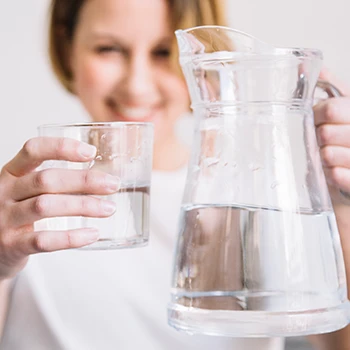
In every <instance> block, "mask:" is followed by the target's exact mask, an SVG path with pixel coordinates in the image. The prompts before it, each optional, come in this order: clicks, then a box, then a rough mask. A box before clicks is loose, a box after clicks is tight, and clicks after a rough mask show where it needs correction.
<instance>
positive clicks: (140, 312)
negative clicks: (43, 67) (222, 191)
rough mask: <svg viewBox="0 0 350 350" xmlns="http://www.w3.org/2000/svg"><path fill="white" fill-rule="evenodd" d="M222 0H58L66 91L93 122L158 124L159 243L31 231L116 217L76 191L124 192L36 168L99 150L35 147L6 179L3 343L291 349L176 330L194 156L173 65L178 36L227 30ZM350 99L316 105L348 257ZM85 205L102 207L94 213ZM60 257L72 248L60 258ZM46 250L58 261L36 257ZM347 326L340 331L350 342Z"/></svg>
mask: <svg viewBox="0 0 350 350" xmlns="http://www.w3.org/2000/svg"><path fill="white" fill-rule="evenodd" d="M221 3H222V2H221V0H217V1H215V0H211V1H209V0H207V1H203V0H183V1H181V0H172V1H171V0H168V1H166V0H148V1H144V0H128V1H124V0H88V1H87V0H85V1H84V0H80V1H78V0H76V1H74V2H72V1H70V0H56V1H53V3H52V18H51V19H52V21H51V37H50V40H51V46H50V48H51V49H50V52H51V60H52V63H53V67H54V70H55V72H56V74H57V76H58V77H59V79H60V80H61V82H62V83H63V85H64V86H65V87H66V88H67V89H68V90H69V91H71V92H72V93H74V94H75V95H76V96H77V97H78V98H79V99H80V100H81V102H82V104H83V105H84V106H85V108H86V110H87V112H88V113H89V115H90V116H91V118H92V119H93V120H94V121H115V120H118V121H131V120H132V121H135V120H137V121H151V122H153V123H154V125H155V146H154V173H153V178H152V213H151V235H152V239H151V242H150V245H149V247H147V248H144V249H136V250H124V251H118V252H91V253H90V252H76V251H69V250H65V249H68V248H74V247H80V246H83V245H86V244H89V243H91V242H93V241H94V240H96V239H97V238H98V234H97V233H96V232H94V231H86V230H80V231H75V232H58V233H55V234H53V233H50V232H33V222H34V221H35V220H38V219H40V218H44V217H49V216H59V215H61V216H66V215H90V216H97V217H103V216H108V215H110V212H108V210H106V211H104V210H103V207H104V206H103V202H101V201H99V200H97V199H96V198H86V197H84V200H85V201H87V200H88V201H89V203H87V202H85V205H82V204H81V199H82V198H81V197H80V196H78V195H77V196H75V198H74V200H72V198H71V197H67V195H66V193H71V192H72V191H74V192H75V193H77V194H79V193H96V194H106V193H111V192H113V191H116V189H117V184H116V181H115V179H113V178H110V177H109V178H106V177H105V176H103V175H101V174H100V173H93V174H92V175H91V176H90V177H86V176H84V175H86V174H84V173H83V172H76V173H74V175H72V174H68V173H65V172H62V171H57V172H51V173H50V177H48V176H47V175H46V174H45V173H43V172H32V170H34V169H35V168H36V167H37V166H38V165H39V164H40V163H41V162H42V161H43V160H46V159H66V160H72V161H87V160H89V159H92V158H93V156H94V150H93V149H91V148H89V147H87V145H84V144H79V143H77V142H74V141H72V140H64V141H63V140H59V139H50V140H43V139H40V138H35V139H32V140H30V141H28V142H27V143H26V144H25V146H24V147H23V149H22V150H21V151H20V152H19V153H18V155H17V156H16V157H15V158H14V159H13V160H11V161H10V162H9V163H8V164H7V165H5V167H4V168H3V170H2V173H1V176H0V206H1V208H2V210H1V213H0V215H1V216H0V218H1V220H0V281H1V282H0V283H1V284H0V288H1V298H2V299H1V305H0V310H1V311H2V313H3V315H2V318H3V319H5V312H4V311H5V310H6V309H7V310H8V311H7V317H6V324H5V328H4V332H3V339H2V344H1V349H4V350H6V349H18V350H20V349H50V350H51V349H84V350H85V349H115V348H118V349H138V348H143V349H149V350H156V349H167V350H168V349H170V350H171V349H174V350H175V349H176V350H177V349H213V348H219V349H234V348H235V349H255V348H258V347H259V348H260V349H269V350H275V349H276V350H277V349H281V348H282V346H283V345H282V341H281V340H280V339H263V340H260V339H247V340H241V339H225V338H215V337H213V338H211V337H204V336H189V335H186V334H182V333H178V332H175V331H174V330H173V329H171V328H170V327H168V326H167V325H166V304H167V302H168V299H169V281H170V272H171V263H172V251H173V246H174V240H175V234H176V231H175V230H176V222H177V214H178V210H179V207H180V201H181V194H182V189H183V186H184V181H185V169H186V163H187V161H188V153H189V152H188V149H187V147H186V146H185V145H183V144H182V143H181V141H180V140H179V139H178V137H177V135H176V133H175V124H176V122H177V120H178V119H179V118H180V116H181V115H182V114H183V113H186V112H188V110H189V98H188V93H187V89H186V86H185V83H184V81H183V78H182V77H181V75H180V74H179V72H178V67H177V66H176V64H175V61H176V51H175V47H174V36H173V32H174V29H176V28H186V27H192V26H196V25H203V24H224V23H223V22H224V21H223V16H222V13H223V9H222V5H221ZM348 105H350V103H349V100H348V99H347V98H343V99H334V100H333V101H328V102H324V103H323V104H322V105H319V107H318V108H317V110H316V112H317V115H316V120H317V125H319V127H318V130H319V141H320V144H321V146H322V155H323V156H324V159H325V166H326V171H327V175H328V179H329V181H330V183H331V185H332V186H333V187H334V197H333V200H334V205H335V208H336V210H337V214H338V223H339V228H340V230H341V232H342V237H343V245H344V250H345V255H347V256H350V255H349V252H347V250H348V249H350V247H349V246H350V240H349V239H347V235H346V232H345V230H346V225H347V219H346V218H347V215H348V212H349V207H347V206H346V205H347V204H348V202H347V201H346V200H345V199H344V197H342V196H341V195H338V193H339V188H341V189H343V190H344V191H350V176H349V175H348V173H349V172H350V170H349V168H350V163H349V161H348V159H349V154H350V144H348V141H347V138H346V137H345V136H346V134H345V133H344V130H348V129H347V128H349V126H348V125H347V124H350V118H349V116H348V115H347V114H346V107H347V106H348ZM332 152H333V153H332ZM331 154H333V157H331ZM58 179H59V180H60V181H57V180H58ZM169 183H171V184H172V186H171V188H170V189H169V185H168V184H169ZM52 194H55V196H53V195H52ZM68 200H70V201H71V202H70V205H69V206H67V201H68ZM87 207H89V208H92V209H90V211H89V212H87V211H86V208H87ZM57 250H65V251H64V252H59V253H54V251H57ZM39 252H51V253H50V254H35V253H39ZM347 253H348V254H347ZM32 254H34V255H32ZM29 255H32V256H31V259H30V261H29V262H27V261H28V256H29ZM349 263H350V262H349ZM348 270H350V269H348ZM348 332H349V331H348V330H347V329H345V330H343V331H340V332H338V333H337V334H333V335H332V337H335V339H338V340H339V344H345V342H344V341H343V339H344V337H345V336H346V334H347V333H348ZM330 337H331V336H329V337H328V338H326V339H330ZM317 339H320V338H317ZM322 342H323V344H326V340H322ZM324 348H326V347H324ZM330 348H332V349H336V348H335V347H334V346H333V345H332V347H329V349H330ZM339 349H341V347H339Z"/></svg>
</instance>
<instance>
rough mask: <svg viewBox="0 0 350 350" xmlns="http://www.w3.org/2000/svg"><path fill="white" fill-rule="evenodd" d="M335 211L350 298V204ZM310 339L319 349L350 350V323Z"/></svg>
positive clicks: (338, 207)
mask: <svg viewBox="0 0 350 350" xmlns="http://www.w3.org/2000/svg"><path fill="white" fill-rule="evenodd" d="M334 211H335V215H336V218H337V225H338V229H339V233H340V241H341V244H342V248H343V254H344V262H345V266H346V267H347V269H346V278H347V288H348V298H349V299H350V268H349V267H350V206H346V205H343V206H337V207H335V208H334ZM310 341H311V343H312V344H313V345H314V346H315V349H317V350H350V325H349V326H347V327H345V328H343V329H341V330H339V331H336V332H332V333H327V334H322V335H314V336H311V337H310Z"/></svg>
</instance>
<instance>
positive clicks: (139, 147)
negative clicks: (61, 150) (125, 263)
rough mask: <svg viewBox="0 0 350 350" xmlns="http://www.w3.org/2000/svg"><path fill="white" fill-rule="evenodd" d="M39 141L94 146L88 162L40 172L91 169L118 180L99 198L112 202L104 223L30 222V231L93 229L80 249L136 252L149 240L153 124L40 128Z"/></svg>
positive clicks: (57, 163) (53, 164)
mask: <svg viewBox="0 0 350 350" xmlns="http://www.w3.org/2000/svg"><path fill="white" fill-rule="evenodd" d="M38 131H39V136H45V137H64V138H72V139H76V140H79V141H82V142H86V143H88V144H91V145H94V146H95V147H96V149H97V152H96V156H95V158H94V159H93V160H92V161H91V162H85V163H80V162H79V163H78V162H69V161H62V160H50V161H46V162H44V163H43V164H42V166H41V167H40V169H48V168H63V169H81V170H84V169H85V170H86V169H95V170H100V171H105V172H106V173H109V174H111V175H114V176H117V177H118V178H119V179H120V189H119V190H118V192H116V193H114V194H111V195H107V196H99V197H100V198H103V199H107V200H110V201H113V202H115V204H116V207H117V209H116V211H115V213H114V214H113V215H112V216H110V217H107V218H90V217H81V216H79V217H77V216H75V217H57V218H48V219H43V220H40V221H38V222H36V223H35V229H36V230H71V229H77V228H83V227H95V228H97V229H98V230H99V233H100V238H99V240H98V241H96V242H94V243H92V244H90V245H88V246H86V247H83V248H81V249H89V250H90V249H120V248H130V247H141V246H144V245H146V244H147V242H148V237H149V209H150V208H149V204H150V182H151V181H150V180H151V171H152V152H153V125H152V124H150V123H124V122H108V123H86V124H66V125H43V126H40V127H39V128H38Z"/></svg>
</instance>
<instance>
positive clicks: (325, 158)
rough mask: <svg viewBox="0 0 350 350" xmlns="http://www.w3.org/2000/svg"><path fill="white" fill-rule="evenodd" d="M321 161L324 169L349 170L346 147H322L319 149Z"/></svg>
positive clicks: (348, 157) (349, 164)
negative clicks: (340, 168) (338, 168)
mask: <svg viewBox="0 0 350 350" xmlns="http://www.w3.org/2000/svg"><path fill="white" fill-rule="evenodd" d="M320 154H321V160H322V163H323V165H324V166H325V167H327V168H332V167H343V168H349V169H350V151H349V149H348V148H346V147H340V146H324V147H322V148H321V149H320Z"/></svg>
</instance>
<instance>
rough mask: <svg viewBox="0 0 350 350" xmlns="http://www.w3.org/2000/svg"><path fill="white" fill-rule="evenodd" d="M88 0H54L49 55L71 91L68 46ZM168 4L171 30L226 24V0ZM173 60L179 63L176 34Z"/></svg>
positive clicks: (170, 1)
mask: <svg viewBox="0 0 350 350" xmlns="http://www.w3.org/2000/svg"><path fill="white" fill-rule="evenodd" d="M86 1H87V0H52V1H51V7H50V18H49V58H50V62H51V67H52V69H53V72H54V73H55V75H56V77H57V78H58V80H59V81H60V82H61V84H62V85H63V86H64V87H65V88H66V89H67V90H68V91H70V92H72V78H73V77H72V73H71V71H70V67H69V58H68V55H69V47H70V43H71V41H72V39H73V36H74V32H75V27H76V24H77V22H78V17H79V13H80V10H81V8H82V7H83V5H84V4H85V2H86ZM165 1H167V3H168V5H169V13H170V16H171V21H172V29H173V30H176V29H186V28H191V27H196V26H201V25H222V26H223V25H226V21H225V16H224V13H225V12H224V0H165ZM172 53H173V57H172V59H173V61H174V62H176V63H175V64H176V66H177V68H176V69H178V63H177V47H176V44H175V36H174V50H172Z"/></svg>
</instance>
